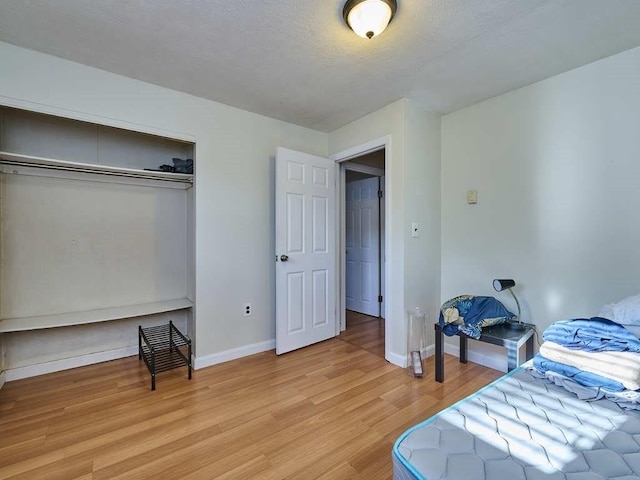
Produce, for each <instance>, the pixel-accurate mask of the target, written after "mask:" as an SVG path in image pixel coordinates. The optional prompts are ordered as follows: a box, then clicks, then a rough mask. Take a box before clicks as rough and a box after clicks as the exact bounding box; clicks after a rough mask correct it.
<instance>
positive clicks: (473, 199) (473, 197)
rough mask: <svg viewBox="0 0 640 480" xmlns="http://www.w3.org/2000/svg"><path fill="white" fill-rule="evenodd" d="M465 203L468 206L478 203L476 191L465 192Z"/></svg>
mask: <svg viewBox="0 0 640 480" xmlns="http://www.w3.org/2000/svg"><path fill="white" fill-rule="evenodd" d="M467 203H468V204H469V205H472V204H476V203H478V191H477V190H469V191H467Z"/></svg>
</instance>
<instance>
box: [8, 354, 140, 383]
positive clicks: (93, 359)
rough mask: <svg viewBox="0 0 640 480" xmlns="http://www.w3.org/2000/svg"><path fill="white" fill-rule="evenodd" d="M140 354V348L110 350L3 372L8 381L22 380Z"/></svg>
mask: <svg viewBox="0 0 640 480" xmlns="http://www.w3.org/2000/svg"><path fill="white" fill-rule="evenodd" d="M137 354H138V346H137V345H133V346H130V347H124V348H118V349H116V350H108V351H106V352H97V353H89V354H87V355H80V356H78V357H72V358H65V359H62V360H55V361H53V362H46V363H39V364H37V365H29V366H26V367H18V368H11V369H9V370H6V371H5V372H3V374H6V381H7V382H10V381H12V380H20V379H21V378H29V377H35V376H37V375H44V374H45V373H53V372H60V371H62V370H69V369H70V368H76V367H84V366H85V365H93V364H94V363H100V362H107V361H109V360H115V359H117V358H124V357H130V356H132V355H137Z"/></svg>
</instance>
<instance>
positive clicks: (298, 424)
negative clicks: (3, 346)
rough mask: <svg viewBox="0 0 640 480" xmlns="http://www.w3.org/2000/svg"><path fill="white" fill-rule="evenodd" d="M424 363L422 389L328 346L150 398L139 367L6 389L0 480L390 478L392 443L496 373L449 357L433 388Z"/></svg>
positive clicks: (97, 369)
mask: <svg viewBox="0 0 640 480" xmlns="http://www.w3.org/2000/svg"><path fill="white" fill-rule="evenodd" d="M369 327H371V328H373V329H375V330H376V331H379V325H378V324H377V322H375V323H373V324H370V325H369ZM361 333H362V332H361ZM426 363H427V365H426V373H427V375H426V376H425V378H422V379H414V378H412V377H411V376H409V375H408V374H407V372H406V371H405V370H403V369H401V368H398V367H395V366H393V365H391V364H389V363H387V362H386V361H385V360H384V359H383V358H381V357H380V356H379V354H375V353H371V352H370V351H367V350H365V349H363V348H360V347H358V346H355V345H353V344H351V343H348V342H347V341H345V340H343V339H341V338H334V339H332V340H328V341H326V342H322V343H320V344H317V345H313V346H311V347H307V348H305V349H302V350H299V351H296V352H292V353H289V354H286V355H283V356H280V357H277V356H276V355H275V354H274V353H273V352H265V353H261V354H258V355H253V356H251V357H246V358H243V359H240V360H236V361H232V362H228V363H225V364H221V365H216V366H213V367H209V368H205V369H201V370H198V371H196V372H194V375H193V379H192V380H191V381H188V380H187V375H186V369H180V370H172V371H169V372H164V373H161V374H159V376H158V380H157V390H156V391H155V392H151V391H150V388H149V374H148V372H147V371H146V368H145V367H144V365H143V364H141V363H139V362H138V358H137V357H130V358H125V359H121V360H116V361H112V362H106V363H102V364H98V365H92V366H87V367H82V368H77V369H74V370H68V371H65V372H58V373H53V374H49V375H43V376H40V377H34V378H30V379H24V380H19V381H14V382H9V383H7V384H5V386H4V387H3V388H2V389H0V479H29V480H34V479H47V480H56V479H64V480H72V479H82V480H88V479H96V480H98V479H112V480H113V479H127V480H132V479H180V480H195V479H203V480H210V479H245V478H254V479H264V480H269V479H315V478H319V479H326V480H334V479H337V480H339V479H347V478H360V479H390V478H391V477H392V468H391V448H392V446H393V442H394V441H395V439H396V438H397V437H398V435H400V434H401V433H402V432H403V431H404V430H406V429H407V428H408V427H410V426H411V425H413V424H415V423H417V422H419V421H421V420H423V419H425V418H427V417H429V416H431V415H433V414H434V413H436V412H438V411H439V410H441V409H443V408H445V407H446V406H448V405H450V404H452V403H453V402H455V401H457V400H459V399H460V398H462V397H464V396H466V395H468V394H470V393H472V392H473V391H475V390H477V389H478V388H480V387H482V386H484V385H485V384H487V383H489V382H490V381H492V380H494V379H496V378H497V377H499V376H500V375H501V374H500V373H499V372H497V371H495V370H491V369H488V368H485V367H481V366H479V365H475V364H473V363H469V364H466V365H462V364H460V363H458V361H457V358H455V357H450V356H447V358H446V361H445V368H446V369H447V380H446V382H445V383H444V384H439V383H436V382H434V380H433V357H432V358H430V359H429V360H428V361H427V362H426Z"/></svg>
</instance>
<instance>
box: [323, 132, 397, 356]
mask: <svg viewBox="0 0 640 480" xmlns="http://www.w3.org/2000/svg"><path fill="white" fill-rule="evenodd" d="M383 148H384V158H385V172H384V191H385V195H384V215H385V229H384V250H385V252H384V258H385V259H386V264H387V265H388V264H389V263H390V262H391V260H392V258H393V255H392V252H391V249H390V246H391V236H390V233H389V232H390V231H391V228H390V226H391V222H392V218H391V211H390V205H391V202H390V199H391V198H392V197H391V195H392V191H391V175H392V170H391V168H390V165H391V164H392V158H391V135H386V136H384V137H380V138H377V139H374V140H370V141H369V142H367V143H363V144H362V145H357V146H355V147H351V148H349V149H347V150H343V151H342V152H338V153H335V154H333V155H330V156H329V158H330V159H332V160H335V161H336V162H338V163H342V162H345V161H347V160H350V159H352V158H356V157H360V156H362V155H364V154H366V153H370V152H374V151H377V150H381V149H383ZM336 195H337V201H338V205H339V208H340V219H339V224H338V228H337V231H336V235H337V236H338V238H337V243H336V244H337V245H338V255H337V261H338V264H337V265H336V272H338V282H337V288H338V291H337V292H336V298H337V307H338V314H339V315H340V316H339V319H340V321H339V322H337V324H336V335H339V334H340V332H341V331H342V330H344V329H345V326H346V314H345V310H346V308H345V304H346V297H345V269H344V265H345V260H346V259H345V256H346V255H345V249H346V246H345V245H346V241H345V231H346V217H345V208H344V207H345V200H346V197H345V168H344V166H342V165H341V167H340V175H339V178H338V188H337V191H336ZM381 268H384V280H385V281H384V292H382V295H384V312H383V317H384V318H385V329H384V332H385V333H384V347H385V348H384V351H385V354H384V355H385V359H386V360H388V361H390V362H391V363H394V364H396V362H394V361H393V360H394V359H392V358H391V357H392V356H390V353H391V351H390V346H391V340H390V337H391V328H390V327H391V326H392V325H393V322H391V321H389V320H390V318H391V317H390V312H389V310H390V306H391V305H393V303H392V302H391V298H392V295H393V292H391V289H390V288H389V285H391V282H390V281H389V269H388V268H386V266H384V267H383V266H382V265H381Z"/></svg>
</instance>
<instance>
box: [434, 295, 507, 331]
mask: <svg viewBox="0 0 640 480" xmlns="http://www.w3.org/2000/svg"><path fill="white" fill-rule="evenodd" d="M449 308H455V309H457V310H458V314H459V316H460V317H462V318H463V319H464V320H463V324H462V325H457V324H453V323H446V322H445V319H444V312H445V310H447V309H449ZM514 318H516V316H515V315H514V314H513V313H511V312H510V311H509V310H507V309H506V308H505V307H504V305H502V304H501V303H500V302H499V301H498V300H496V299H495V298H493V297H483V296H475V295H460V296H459V297H455V298H452V299H451V300H447V301H446V302H445V303H444V304H443V305H442V308H441V309H440V320H439V323H440V326H441V327H442V331H443V332H444V333H445V335H448V336H453V335H456V334H458V332H461V333H463V334H465V335H467V336H469V337H472V338H476V339H478V338H480V336H481V335H482V327H489V326H491V325H497V324H499V323H505V322H506V321H508V320H513V319H514Z"/></svg>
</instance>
